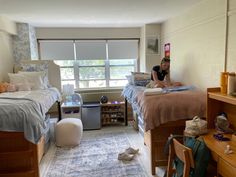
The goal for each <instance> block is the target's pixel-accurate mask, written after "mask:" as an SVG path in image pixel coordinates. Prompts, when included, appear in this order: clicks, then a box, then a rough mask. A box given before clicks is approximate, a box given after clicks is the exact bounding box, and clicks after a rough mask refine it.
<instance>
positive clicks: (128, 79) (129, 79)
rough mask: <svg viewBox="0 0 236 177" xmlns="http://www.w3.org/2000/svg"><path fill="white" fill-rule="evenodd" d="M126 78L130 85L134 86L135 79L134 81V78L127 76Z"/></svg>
mask: <svg viewBox="0 0 236 177" xmlns="http://www.w3.org/2000/svg"><path fill="white" fill-rule="evenodd" d="M125 77H126V79H127V81H128V84H130V85H134V82H133V79H132V76H131V75H127V76H125Z"/></svg>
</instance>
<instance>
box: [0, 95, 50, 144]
mask: <svg viewBox="0 0 236 177" xmlns="http://www.w3.org/2000/svg"><path fill="white" fill-rule="evenodd" d="M44 115H45V114H44V112H43V111H42V107H41V106H40V104H38V103H37V102H35V101H34V100H30V99H28V98H14V99H13V98H7V97H5V98H0V131H10V132H11V131H18V132H22V131H24V136H25V138H26V139H27V140H29V141H30V142H32V143H35V144H36V143H37V142H38V141H39V140H40V137H41V136H42V134H43V132H44V129H45V128H46V125H45V122H44Z"/></svg>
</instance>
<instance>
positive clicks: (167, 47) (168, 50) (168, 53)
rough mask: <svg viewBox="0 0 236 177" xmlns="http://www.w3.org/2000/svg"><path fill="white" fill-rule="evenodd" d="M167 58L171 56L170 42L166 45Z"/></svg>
mask: <svg viewBox="0 0 236 177" xmlns="http://www.w3.org/2000/svg"><path fill="white" fill-rule="evenodd" d="M164 51H165V58H170V43H166V44H165V46H164Z"/></svg>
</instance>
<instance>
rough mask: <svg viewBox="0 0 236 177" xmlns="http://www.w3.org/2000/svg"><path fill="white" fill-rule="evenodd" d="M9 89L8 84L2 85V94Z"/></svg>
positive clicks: (0, 88) (0, 85) (0, 90)
mask: <svg viewBox="0 0 236 177" xmlns="http://www.w3.org/2000/svg"><path fill="white" fill-rule="evenodd" d="M7 87H8V83H6V82H4V83H0V93H3V92H6V91H7Z"/></svg>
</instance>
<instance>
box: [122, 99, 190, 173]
mask: <svg viewBox="0 0 236 177" xmlns="http://www.w3.org/2000/svg"><path fill="white" fill-rule="evenodd" d="M127 109H128V108H127V99H125V112H126V114H127ZM136 120H137V121H138V130H139V131H140V134H142V135H143V137H144V144H145V145H146V146H147V147H148V149H149V154H150V165H151V173H152V175H155V174H156V167H160V166H167V163H168V155H167V154H165V153H164V149H165V144H166V142H167V139H168V137H169V136H170V134H178V135H182V134H183V132H184V128H185V121H186V120H184V119H183V120H178V121H172V122H168V123H165V124H162V125H160V126H158V127H156V128H155V129H152V130H149V131H146V132H145V131H144V130H143V119H142V118H141V117H139V116H137V118H136Z"/></svg>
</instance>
